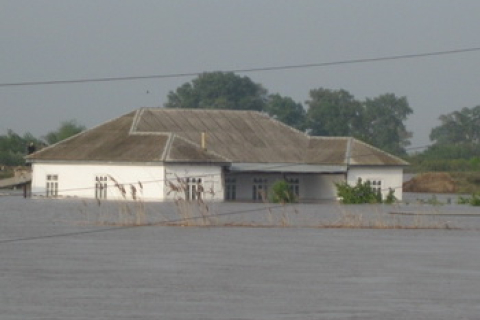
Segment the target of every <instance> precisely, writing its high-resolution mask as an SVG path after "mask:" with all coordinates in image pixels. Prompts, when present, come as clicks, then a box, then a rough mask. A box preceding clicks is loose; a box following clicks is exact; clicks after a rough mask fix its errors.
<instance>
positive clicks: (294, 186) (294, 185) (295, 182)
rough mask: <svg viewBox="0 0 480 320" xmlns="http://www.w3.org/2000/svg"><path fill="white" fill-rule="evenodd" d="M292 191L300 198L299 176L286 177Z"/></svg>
mask: <svg viewBox="0 0 480 320" xmlns="http://www.w3.org/2000/svg"><path fill="white" fill-rule="evenodd" d="M286 180H287V183H288V187H289V189H290V192H291V193H293V194H294V195H295V197H297V198H298V196H299V195H300V180H299V179H298V178H289V179H286Z"/></svg>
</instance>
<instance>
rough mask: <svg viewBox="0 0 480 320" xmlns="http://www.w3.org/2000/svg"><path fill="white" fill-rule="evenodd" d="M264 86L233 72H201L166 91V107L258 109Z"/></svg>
mask: <svg viewBox="0 0 480 320" xmlns="http://www.w3.org/2000/svg"><path fill="white" fill-rule="evenodd" d="M266 101H267V90H266V89H264V88H263V87H262V86H261V85H260V84H257V83H254V82H253V81H252V80H251V79H250V78H248V77H240V76H238V75H236V74H234V73H233V72H205V73H202V74H200V75H199V76H198V77H197V78H195V79H194V80H192V82H187V83H185V84H183V85H182V86H180V87H179V88H177V90H175V92H173V91H170V92H169V93H168V101H167V102H166V103H165V104H164V106H165V107H166V108H189V109H197V108H202V109H233V110H257V111H262V110H264V108H265V104H266Z"/></svg>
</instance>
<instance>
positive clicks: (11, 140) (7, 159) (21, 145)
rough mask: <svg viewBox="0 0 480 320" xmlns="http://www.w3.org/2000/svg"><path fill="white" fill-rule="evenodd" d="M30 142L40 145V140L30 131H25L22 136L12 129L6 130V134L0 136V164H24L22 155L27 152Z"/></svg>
mask: <svg viewBox="0 0 480 320" xmlns="http://www.w3.org/2000/svg"><path fill="white" fill-rule="evenodd" d="M30 142H32V143H34V144H35V145H40V141H39V140H38V139H35V138H34V137H33V136H32V135H31V134H30V133H26V134H25V135H24V136H23V137H22V136H20V135H18V134H17V133H15V132H13V131H12V130H8V131H7V134H6V135H2V136H0V165H5V166H20V165H24V164H25V160H24V156H25V155H26V154H27V146H28V144H29V143H30Z"/></svg>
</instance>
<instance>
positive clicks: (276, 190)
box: [272, 180, 297, 203]
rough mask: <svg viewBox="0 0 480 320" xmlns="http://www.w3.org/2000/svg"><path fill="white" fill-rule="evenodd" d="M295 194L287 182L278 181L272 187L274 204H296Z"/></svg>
mask: <svg viewBox="0 0 480 320" xmlns="http://www.w3.org/2000/svg"><path fill="white" fill-rule="evenodd" d="M296 201H297V199H296V197H295V194H294V193H293V192H292V189H291V188H290V185H289V184H288V183H287V182H286V181H285V180H278V181H276V182H275V183H274V184H273V186H272V202H274V203H292V202H296Z"/></svg>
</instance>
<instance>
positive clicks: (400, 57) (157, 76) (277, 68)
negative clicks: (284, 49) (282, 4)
mask: <svg viewBox="0 0 480 320" xmlns="http://www.w3.org/2000/svg"><path fill="white" fill-rule="evenodd" d="M475 51H480V47H474V48H463V49H456V50H447V51H434V52H426V53H414V54H404V55H394V56H384V57H377V58H361V59H351V60H340V61H332V62H319V63H307V64H296V65H284V66H272V67H260V68H247V69H231V70H226V71H224V72H233V73H251V72H265V71H280V70H289V69H305V68H321V67H330V66H336V65H344V64H359V63H371V62H380V61H389V60H403V59H414V58H423V57H431V56H441V55H452V54H459V53H466V52H475ZM202 73H203V72H187V73H171V74H154V75H143V76H125V77H103V78H84V79H71V80H50V81H25V82H7V83H0V87H15V86H38V85H58V84H74V83H88V82H113V81H132V80H146V79H167V78H182V77H193V76H198V75H200V74H202Z"/></svg>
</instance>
